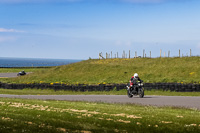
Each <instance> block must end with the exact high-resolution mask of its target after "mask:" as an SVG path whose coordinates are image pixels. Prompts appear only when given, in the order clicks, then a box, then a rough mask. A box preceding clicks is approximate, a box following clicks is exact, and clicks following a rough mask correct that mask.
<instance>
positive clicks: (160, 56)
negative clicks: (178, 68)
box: [160, 49, 162, 58]
mask: <svg viewBox="0 0 200 133" xmlns="http://www.w3.org/2000/svg"><path fill="white" fill-rule="evenodd" d="M161 57H162V49H160V58H161Z"/></svg>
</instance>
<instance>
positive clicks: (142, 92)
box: [139, 88, 144, 98]
mask: <svg viewBox="0 0 200 133" xmlns="http://www.w3.org/2000/svg"><path fill="white" fill-rule="evenodd" d="M139 97H140V98H143V97H144V88H142V89H141V90H140V94H139Z"/></svg>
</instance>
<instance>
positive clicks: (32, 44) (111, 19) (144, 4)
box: [0, 0, 200, 59]
mask: <svg viewBox="0 0 200 133" xmlns="http://www.w3.org/2000/svg"><path fill="white" fill-rule="evenodd" d="M143 49H145V52H146V54H147V56H149V53H150V51H151V53H152V56H153V57H158V56H159V55H160V49H162V55H163V56H164V52H165V53H166V54H167V53H168V51H170V55H171V56H178V50H179V49H180V50H181V55H182V54H183V55H184V56H186V55H189V50H190V49H192V55H200V0H0V50H1V52H0V57H26V58H56V59H88V58H89V57H91V58H98V53H99V52H103V55H104V56H105V53H106V52H108V53H110V52H111V51H112V53H113V55H114V54H116V53H117V52H118V54H119V55H120V56H121V55H122V53H123V50H125V51H126V52H127V53H128V50H131V57H134V54H135V51H137V55H140V56H142V52H143Z"/></svg>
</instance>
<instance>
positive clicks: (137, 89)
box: [126, 81, 144, 98]
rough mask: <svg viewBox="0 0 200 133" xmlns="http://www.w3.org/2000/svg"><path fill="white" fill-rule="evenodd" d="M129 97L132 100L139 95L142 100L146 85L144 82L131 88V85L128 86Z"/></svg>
mask: <svg viewBox="0 0 200 133" xmlns="http://www.w3.org/2000/svg"><path fill="white" fill-rule="evenodd" d="M126 87H127V95H128V97H129V98H132V97H133V95H135V96H137V95H139V97H140V98H143V97H144V85H143V83H142V82H140V81H139V82H138V83H137V85H134V86H130V84H128V85H127V86H126Z"/></svg>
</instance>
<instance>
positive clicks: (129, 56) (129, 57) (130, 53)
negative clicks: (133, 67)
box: [129, 50, 131, 59]
mask: <svg viewBox="0 0 200 133" xmlns="http://www.w3.org/2000/svg"><path fill="white" fill-rule="evenodd" d="M130 58H131V51H130V50H129V59H130Z"/></svg>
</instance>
